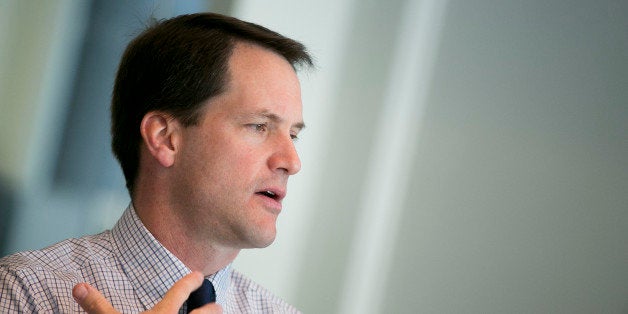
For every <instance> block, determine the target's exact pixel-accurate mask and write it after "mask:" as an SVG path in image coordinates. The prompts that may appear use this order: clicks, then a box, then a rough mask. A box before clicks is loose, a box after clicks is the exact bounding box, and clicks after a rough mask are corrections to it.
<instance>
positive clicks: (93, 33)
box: [0, 0, 628, 313]
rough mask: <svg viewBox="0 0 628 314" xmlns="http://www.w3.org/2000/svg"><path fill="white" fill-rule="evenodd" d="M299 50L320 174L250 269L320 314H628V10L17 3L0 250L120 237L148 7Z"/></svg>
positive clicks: (5, 70) (307, 180)
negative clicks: (126, 106)
mask: <svg viewBox="0 0 628 314" xmlns="http://www.w3.org/2000/svg"><path fill="white" fill-rule="evenodd" d="M197 11H213V12H218V13H226V14H230V15H234V16H236V17H239V18H242V19H245V20H249V21H252V22H256V23H260V24H262V25H264V26H267V27H269V28H271V29H273V30H276V31H278V32H280V33H282V34H284V35H287V36H289V37H293V38H296V39H298V40H300V41H302V42H303V43H304V44H305V45H306V46H307V47H308V48H309V50H310V51H311V52H312V54H313V55H314V56H315V58H316V62H317V69H316V70H313V71H306V72H303V73H301V74H300V77H301V79H302V88H303V98H304V106H305V107H304V116H305V119H306V123H307V124H308V128H307V129H306V130H305V131H304V133H303V135H302V136H301V138H302V139H301V140H300V142H299V144H298V149H299V151H300V153H301V157H302V162H303V169H302V172H301V173H300V174H299V175H297V176H295V177H294V178H293V179H291V180H292V181H291V185H290V194H289V197H288V199H287V200H286V204H285V210H284V212H283V213H282V215H281V216H280V220H279V235H278V238H277V240H276V242H275V243H274V244H273V245H272V246H271V247H269V248H266V249H263V250H248V251H243V252H242V253H241V255H240V257H239V258H238V259H237V261H236V267H238V268H239V269H241V270H242V271H243V272H245V273H247V274H248V275H249V276H250V277H252V278H254V279H255V280H257V281H258V282H260V283H262V284H263V285H265V286H267V287H269V288H270V289H271V290H272V291H274V292H275V293H276V294H278V295H280V296H281V297H283V298H284V299H286V300H287V301H289V302H290V303H293V304H295V305H296V306H297V307H298V308H300V309H301V310H303V311H304V312H306V313H628V2H627V1H623V0H598V1H588V0H557V1H541V0H532V1H530V0H525V1H524V0H512V1H492V0H469V1H467V0H464V1H463V0H451V1H445V0H442V1H439V0H388V1H375V0H361V1H357V0H318V1H308V2H301V1H289V0H267V1H259V0H257V1H256V0H241V1H209V0H205V1H201V0H194V1H183V0H181V1H176V0H152V1H151V0H141V1H121V0H108V1H105V0H102V1H78V0H74V1H72V0H50V1H20V0H0V251H1V253H2V255H6V254H9V253H12V252H15V251H18V250H30V249H37V248H41V247H44V246H47V245H49V244H52V243H54V242H57V241H60V240H62V239H64V238H67V237H77V236H81V235H84V234H89V233H96V232H100V231H102V230H104V229H108V228H111V227H112V226H113V224H114V223H115V221H116V220H117V219H118V217H119V216H120V214H121V213H122V211H123V210H124V208H125V207H126V205H127V204H128V202H129V198H128V196H127V194H126V191H125V189H124V181H123V177H122V172H121V171H120V169H119V167H118V164H117V162H116V161H115V160H114V159H113V157H112V154H111V153H110V149H109V141H110V139H109V113H108V109H109V108H108V107H109V102H110V93H111V88H112V84H113V83H112V82H113V77H114V74H115V71H116V67H117V64H118V61H119V59H120V56H121V54H122V51H123V49H124V47H125V45H126V44H127V43H128V41H130V40H131V39H132V38H133V37H134V36H135V35H137V34H138V33H139V32H140V31H141V30H142V29H143V27H144V26H145V25H146V24H147V21H148V20H149V18H150V17H154V18H157V19H161V18H167V17H171V16H175V15H179V14H183V13H192V12H197Z"/></svg>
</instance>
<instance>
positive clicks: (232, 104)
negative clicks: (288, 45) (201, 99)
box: [207, 43, 302, 123]
mask: <svg viewBox="0 0 628 314" xmlns="http://www.w3.org/2000/svg"><path fill="white" fill-rule="evenodd" d="M225 87H226V88H225V91H224V92H223V93H222V94H221V95H219V96H218V97H216V98H215V99H213V100H211V101H210V104H209V106H208V108H207V110H209V111H214V110H219V111H221V112H223V113H225V114H227V113H230V114H232V113H240V114H252V113H257V112H264V113H266V114H272V115H275V116H278V117H280V118H281V119H282V120H286V121H289V122H290V123H298V122H301V123H302V121H301V120H302V116H301V115H302V105H301V88H300V85H299V80H298V77H297V75H296V72H295V70H294V68H293V67H292V65H291V64H290V63H289V62H288V61H287V60H285V59H284V58H283V57H282V56H280V55H279V54H277V53H275V52H273V51H271V50H268V49H266V48H262V47H260V46H257V45H254V44H249V43H237V44H236V45H235V47H234V49H233V52H232V55H231V57H230V58H229V69H228V79H227V82H226V85H225ZM296 120H298V121H296Z"/></svg>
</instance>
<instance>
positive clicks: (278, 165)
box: [268, 136, 301, 175]
mask: <svg viewBox="0 0 628 314" xmlns="http://www.w3.org/2000/svg"><path fill="white" fill-rule="evenodd" d="M275 143H276V144H275V145H276V147H275V149H274V152H273V154H272V156H271V157H270V158H269V160H268V166H269V167H270V169H271V170H273V171H284V172H285V173H287V174H288V175H293V174H296V173H297V172H299V170H301V159H300V158H299V154H298V153H297V149H296V147H295V146H294V142H293V140H292V138H290V136H282V137H280V138H279V139H278V140H277V141H276V142H275Z"/></svg>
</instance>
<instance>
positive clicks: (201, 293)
mask: <svg viewBox="0 0 628 314" xmlns="http://www.w3.org/2000/svg"><path fill="white" fill-rule="evenodd" d="M187 302H188V312H190V311H192V310H194V309H196V308H199V307H201V306H203V305H205V304H207V303H212V302H216V290H214V285H213V284H212V283H211V281H209V280H207V279H205V280H203V284H202V285H201V287H200V288H198V289H196V290H194V291H193V292H192V293H190V297H189V298H188V301H187Z"/></svg>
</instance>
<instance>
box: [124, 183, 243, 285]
mask: <svg viewBox="0 0 628 314" xmlns="http://www.w3.org/2000/svg"><path fill="white" fill-rule="evenodd" d="M144 195H159V194H157V193H134V195H133V196H134V197H133V207H134V208H135V211H136V213H137V215H138V217H139V218H140V220H141V221H142V223H143V224H144V226H146V228H147V229H148V231H150V233H151V234H152V235H153V236H154V237H155V239H157V241H159V242H160V243H161V245H163V246H164V247H165V248H166V249H167V250H169V251H170V252H171V253H172V254H174V255H175V256H176V257H177V258H178V259H179V260H181V261H182V262H183V264H185V266H187V267H188V268H189V269H190V270H192V271H200V272H202V273H203V274H204V275H205V276H207V275H211V274H214V273H216V272H217V271H219V270H221V269H222V268H224V267H226V266H227V265H229V264H230V263H231V262H233V260H234V259H235V258H236V256H237V255H238V253H239V252H240V250H239V249H234V248H230V247H224V246H221V245H219V244H218V243H215V241H212V240H211V239H207V238H203V237H197V236H195V234H193V233H191V232H190V231H189V230H188V229H187V226H186V223H185V221H184V220H183V219H181V218H180V217H179V216H178V215H177V214H176V213H177V211H175V210H174V209H173V208H172V205H170V204H168V203H167V202H161V201H160V200H159V199H158V197H157V198H156V197H144Z"/></svg>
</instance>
